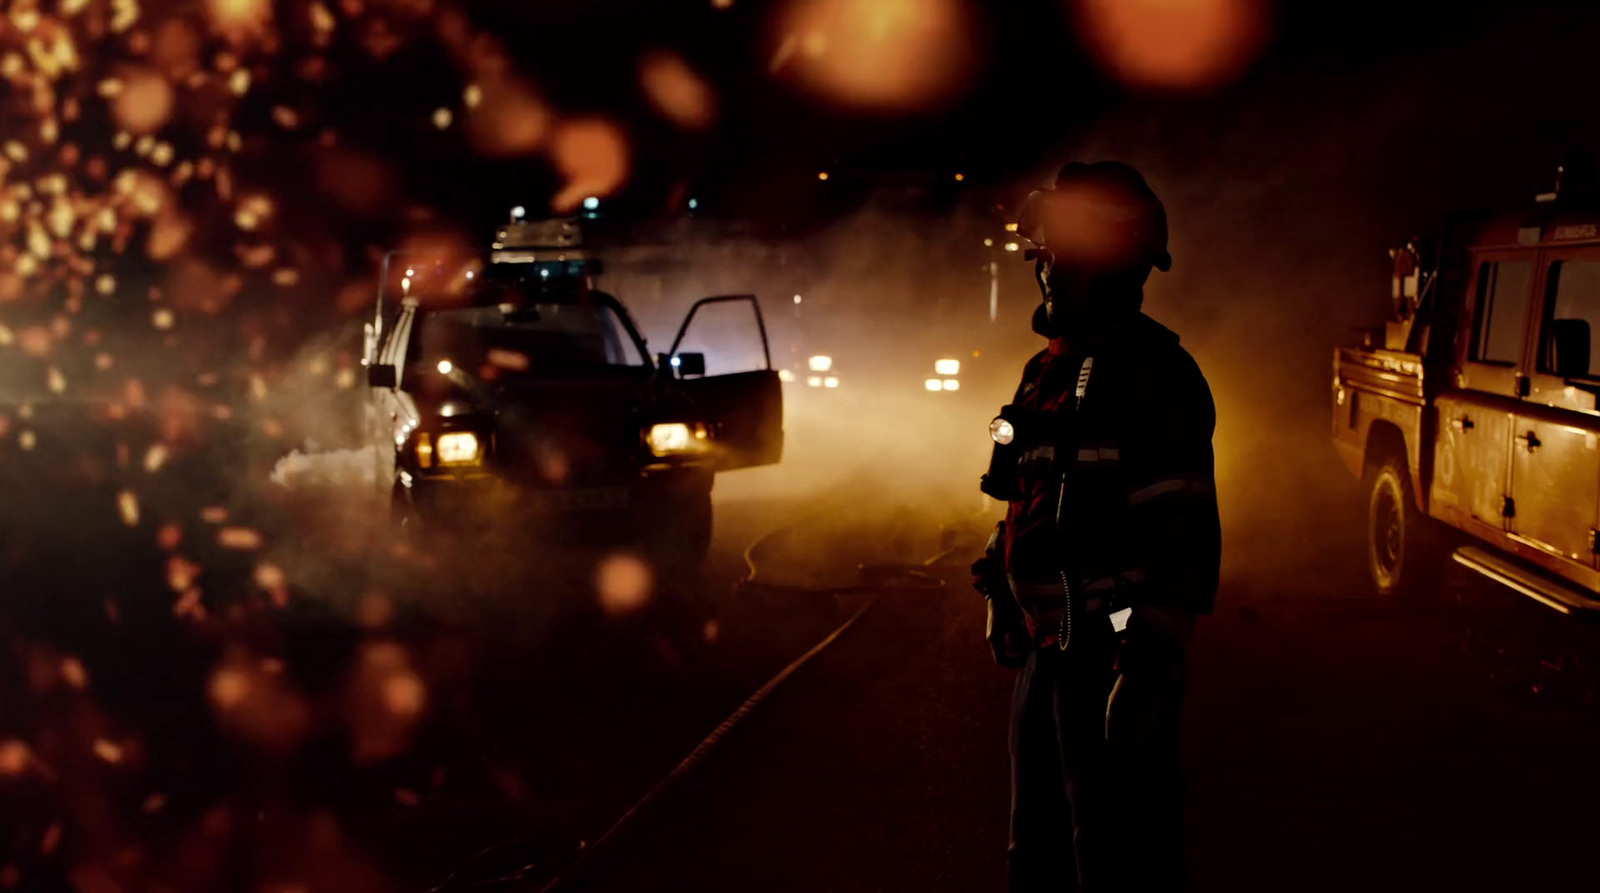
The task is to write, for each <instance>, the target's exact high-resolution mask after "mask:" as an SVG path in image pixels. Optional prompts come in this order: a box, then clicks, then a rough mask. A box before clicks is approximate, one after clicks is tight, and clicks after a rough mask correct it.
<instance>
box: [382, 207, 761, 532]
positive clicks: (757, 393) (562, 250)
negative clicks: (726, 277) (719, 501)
mask: <svg viewBox="0 0 1600 893" xmlns="http://www.w3.org/2000/svg"><path fill="white" fill-rule="evenodd" d="M581 238H582V237H581V234H580V233H579V232H578V230H577V228H576V224H575V223H573V222H570V221H528V222H513V223H512V224H510V225H508V226H507V227H505V228H504V229H502V230H501V232H500V234H499V238H498V240H497V241H496V242H495V244H494V250H493V251H492V252H491V253H490V254H489V255H488V256H487V257H478V258H473V259H470V260H466V261H456V262H444V261H440V260H437V259H427V258H423V257H407V256H393V255H391V258H390V259H388V260H386V262H385V271H384V273H383V275H382V284H381V285H380V288H379V297H378V305H377V310H376V313H375V315H374V318H373V321H372V322H371V323H370V324H369V326H368V336H367V340H368V347H367V357H366V363H367V376H368V382H367V383H368V385H369V389H370V400H369V403H368V414H367V417H368V424H369V426H370V430H371V436H372V439H373V440H374V442H375V444H376V454H377V462H378V472H377V479H378V483H379V486H380V487H383V488H384V489H386V490H387V491H388V492H389V494H390V499H391V505H392V506H393V512H394V515H395V518H396V520H397V522H398V523H400V524H401V525H403V526H406V527H409V528H412V529H414V530H417V531H420V532H424V533H427V532H430V531H431V532H437V533H441V534H442V533H448V532H450V531H451V530H454V529H458V528H459V527H460V526H463V525H465V524H467V523H468V522H471V521H481V520H483V519H484V518H485V516H487V517H488V518H489V520H493V521H508V520H509V521H512V523H513V525H514V527H513V528H512V529H514V530H525V531H526V532H527V534H528V536H529V538H530V544H531V542H532V541H533V540H535V539H546V538H553V537H556V536H559V535H562V534H569V533H574V532H579V533H578V536H579V537H580V538H582V539H585V540H589V539H593V538H596V537H605V536H610V535H618V534H620V535H623V536H625V537H628V538H631V539H634V540H635V541H638V542H641V543H642V544H643V545H645V546H646V547H651V546H660V547H661V548H662V549H663V550H664V551H665V552H666V553H667V554H666V555H664V556H663V557H667V558H672V559H677V560H683V561H687V562H690V563H698V562H699V560H700V559H702V558H703V557H704V556H705V553H706V549H707V548H708V546H709V544H710V538H711V487H712V482H713V479H714V476H715V475H716V474H717V473H718V472H722V471H728V470H731V469H736V468H748V467H753V466H758V465H771V464H774V463H776V462H777V461H778V460H779V458H780V457H781V455H782V451H783V392H782V387H781V385H780V383H779V380H778V374H777V372H776V371H774V370H773V369H772V368H771V366H772V363H771V354H770V351H769V350H768V348H767V344H766V328H765V325H764V323H762V321H761V308H760V305H759V304H758V302H757V301H756V298H755V297H754V296H752V295H733V296H727V297H717V298H706V299H704V300H701V301H699V302H698V303H696V304H695V305H694V306H693V307H692V308H690V310H689V313H688V316H687V317H686V318H685V319H684V321H683V325H682V326H681V327H680V328H679V330H678V335H677V339H676V340H675V341H674V343H673V345H672V349H671V350H669V351H667V352H666V353H663V354H660V355H659V356H656V357H654V358H652V357H651V355H650V353H649V351H648V349H647V347H646V345H645V341H644V338H643V337H642V336H641V335H640V334H639V330H638V328H637V327H636V326H635V325H634V323H633V320H632V318H631V317H630V316H629V314H628V311H627V310H626V309H625V308H624V307H623V305H622V304H621V302H619V301H618V300H617V299H616V298H615V297H613V296H611V295H609V294H607V293H605V292H603V291H600V290H599V289H597V288H596V283H595V280H596V277H597V276H598V275H599V273H600V262H599V260H597V259H596V258H595V257H593V256H592V254H591V253H590V252H588V251H586V250H585V249H584V247H583V245H582V241H581ZM396 276H398V277H399V283H398V284H399V288H398V289H392V290H393V291H398V292H400V300H399V301H398V302H396V301H392V300H388V299H387V295H388V293H389V292H390V291H391V287H392V283H391V282H390V281H389V280H390V279H391V278H393V277H396ZM708 304H729V305H744V306H747V307H748V308H749V310H750V311H751V312H752V313H753V314H754V316H755V321H756V323H757V326H756V331H758V332H759V333H760V336H761V340H762V343H761V345H760V354H759V355H760V356H764V357H766V364H765V365H766V368H762V369H755V370H751V371H743V372H736V373H731V374H727V375H707V374H705V373H706V363H705V359H706V358H705V356H704V354H699V353H679V352H678V347H679V345H681V344H682V343H683V340H684V336H685V333H686V332H688V331H689V329H690V326H691V325H692V324H693V323H694V321H695V318H696V314H697V312H698V311H699V310H700V309H701V308H702V307H705V306H707V305H708ZM501 526H504V525H501Z"/></svg>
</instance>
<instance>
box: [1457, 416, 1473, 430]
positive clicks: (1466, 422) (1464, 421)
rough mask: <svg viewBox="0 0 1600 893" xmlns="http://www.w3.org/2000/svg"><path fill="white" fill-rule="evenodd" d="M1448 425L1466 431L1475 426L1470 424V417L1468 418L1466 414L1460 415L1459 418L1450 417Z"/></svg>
mask: <svg viewBox="0 0 1600 893" xmlns="http://www.w3.org/2000/svg"><path fill="white" fill-rule="evenodd" d="M1450 427H1452V428H1454V429H1456V430H1457V431H1468V430H1471V429H1472V428H1475V427H1477V426H1476V425H1474V424H1472V419H1470V418H1468V417H1467V416H1462V417H1461V418H1459V419H1451V420H1450Z"/></svg>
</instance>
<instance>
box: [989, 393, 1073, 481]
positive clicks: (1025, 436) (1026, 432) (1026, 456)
mask: <svg viewBox="0 0 1600 893" xmlns="http://www.w3.org/2000/svg"><path fill="white" fill-rule="evenodd" d="M1072 417H1073V413H1071V412H1070V411H1069V412H1043V411H1040V410H1037V409H1028V408H1026V407H1022V406H1017V405H1015V404H1008V405H1006V406H1003V407H1001V409H1000V414H999V415H997V416H995V418H994V420H993V421H991V422H990V423H989V438H990V439H991V440H993V441H994V450H993V452H991V453H990V454H989V469H988V471H986V472H984V475H983V478H982V479H981V480H980V481H979V483H978V489H979V490H982V491H983V493H984V494H985V495H987V496H990V497H992V498H994V499H997V500H1000V501H1001V502H1012V501H1015V500H1018V499H1022V498H1023V497H1024V495H1025V494H1024V492H1023V489H1022V470H1023V466H1025V465H1034V464H1035V463H1038V464H1046V465H1049V466H1051V467H1054V466H1055V465H1056V452H1057V450H1058V449H1059V448H1060V445H1061V444H1070V443H1071V442H1072V438H1071V433H1072V432H1071V427H1072Z"/></svg>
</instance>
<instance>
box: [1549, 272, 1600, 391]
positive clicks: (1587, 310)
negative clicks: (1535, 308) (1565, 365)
mask: <svg viewBox="0 0 1600 893" xmlns="http://www.w3.org/2000/svg"><path fill="white" fill-rule="evenodd" d="M1547 293H1548V298H1547V299H1546V303H1545V320H1544V331H1543V333H1542V334H1541V335H1540V339H1539V343H1540V345H1541V346H1542V348H1543V349H1542V350H1540V352H1539V371H1540V372H1554V371H1555V370H1554V369H1553V368H1552V366H1551V363H1550V338H1551V329H1552V326H1551V323H1553V322H1555V321H1556V320H1581V321H1583V322H1585V323H1588V325H1589V376H1588V377H1590V378H1600V371H1596V368H1595V367H1596V364H1597V362H1600V261H1588V260H1558V261H1556V262H1555V263H1552V264H1551V265H1550V276H1549V286H1548V288H1547Z"/></svg>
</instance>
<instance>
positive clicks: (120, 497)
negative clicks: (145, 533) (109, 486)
mask: <svg viewBox="0 0 1600 893" xmlns="http://www.w3.org/2000/svg"><path fill="white" fill-rule="evenodd" d="M117 515H118V516H120V517H121V518H122V523H124V524H126V525H128V526H129V527H138V526H139V497H138V496H137V495H135V494H134V492H133V491H132V490H123V491H122V492H120V493H118V494H117Z"/></svg>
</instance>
